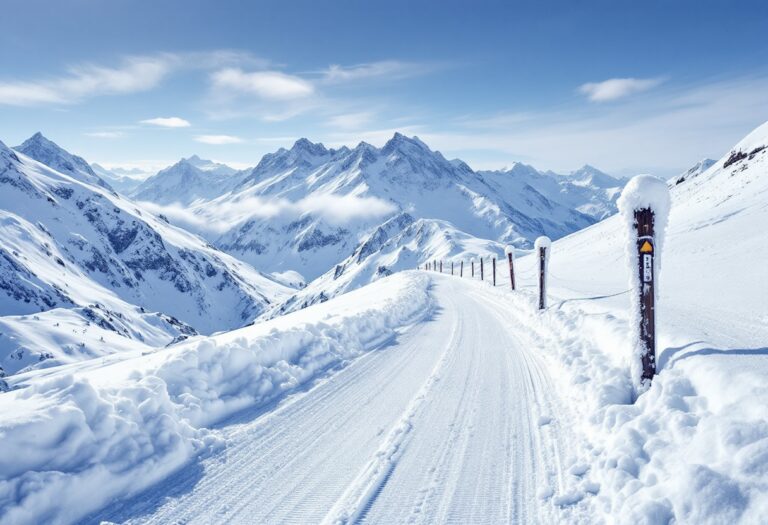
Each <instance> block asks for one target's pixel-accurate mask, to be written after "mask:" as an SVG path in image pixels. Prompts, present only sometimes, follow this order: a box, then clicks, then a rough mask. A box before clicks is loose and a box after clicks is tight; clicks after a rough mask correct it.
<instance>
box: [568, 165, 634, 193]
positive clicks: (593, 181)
mask: <svg viewBox="0 0 768 525" xmlns="http://www.w3.org/2000/svg"><path fill="white" fill-rule="evenodd" d="M568 178H569V179H570V181H571V182H572V183H573V184H576V185H579V186H592V187H595V188H615V187H617V186H621V182H620V181H618V180H617V179H615V178H614V177H612V176H610V175H608V174H607V173H605V172H602V171H600V170H599V169H597V168H595V167H593V166H590V165H589V164H584V166H582V167H581V168H579V169H577V170H576V171H574V172H571V174H570V175H568Z"/></svg>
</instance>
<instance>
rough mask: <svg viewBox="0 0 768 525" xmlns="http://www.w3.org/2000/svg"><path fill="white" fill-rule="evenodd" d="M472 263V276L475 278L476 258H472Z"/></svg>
mask: <svg viewBox="0 0 768 525" xmlns="http://www.w3.org/2000/svg"><path fill="white" fill-rule="evenodd" d="M470 263H471V264H472V278H473V279H474V278H475V260H474V259H472V260H471V261H470Z"/></svg>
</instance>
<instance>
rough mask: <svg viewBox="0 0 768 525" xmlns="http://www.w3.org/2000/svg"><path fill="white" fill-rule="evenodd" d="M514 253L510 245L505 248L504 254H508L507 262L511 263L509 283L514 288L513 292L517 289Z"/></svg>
mask: <svg viewBox="0 0 768 525" xmlns="http://www.w3.org/2000/svg"><path fill="white" fill-rule="evenodd" d="M513 252H514V251H513V250H512V247H511V246H510V245H507V246H505V247H504V253H506V254H507V260H508V261H509V283H510V285H511V286H512V290H513V291H514V289H515V266H514V253H513Z"/></svg>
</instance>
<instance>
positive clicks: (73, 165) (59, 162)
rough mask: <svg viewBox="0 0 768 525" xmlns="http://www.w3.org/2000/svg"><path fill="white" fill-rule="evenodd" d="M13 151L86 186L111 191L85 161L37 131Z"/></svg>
mask: <svg viewBox="0 0 768 525" xmlns="http://www.w3.org/2000/svg"><path fill="white" fill-rule="evenodd" d="M13 149H15V150H16V151H18V152H19V153H23V154H24V155H26V156H27V157H29V158H31V159H34V160H36V161H38V162H40V163H41V164H45V165H46V166H49V167H51V168H53V169H54V170H56V171H58V172H60V173H64V174H65V175H69V176H70V177H72V178H74V179H77V180H79V181H82V182H86V183H88V184H96V185H98V186H101V187H102V188H107V189H109V190H111V189H112V188H111V187H110V186H109V184H107V183H106V182H105V181H104V180H103V179H102V178H101V177H99V176H98V175H96V173H95V172H94V171H93V169H92V168H91V166H90V164H88V163H87V162H86V161H85V159H83V158H82V157H78V156H77V155H72V154H71V153H69V152H68V151H66V150H64V149H63V148H61V147H59V146H58V144H56V143H54V142H51V141H50V140H48V139H47V138H45V137H44V136H43V134H42V133H40V132H39V131H38V132H37V133H35V134H34V135H32V136H31V137H30V138H28V139H27V140H25V141H24V143H23V144H21V145H20V146H16V147H15V148H13Z"/></svg>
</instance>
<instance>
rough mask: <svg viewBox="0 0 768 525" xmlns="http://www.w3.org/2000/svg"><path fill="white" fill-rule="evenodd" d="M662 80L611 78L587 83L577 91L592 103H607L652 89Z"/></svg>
mask: <svg viewBox="0 0 768 525" xmlns="http://www.w3.org/2000/svg"><path fill="white" fill-rule="evenodd" d="M663 81H664V80H663V79H661V78H611V79H608V80H604V81H602V82H588V83H586V84H582V85H581V86H579V91H580V92H581V93H583V94H584V95H586V96H587V97H588V98H589V100H591V101H592V102H607V101H609V100H617V99H620V98H624V97H627V96H629V95H633V94H635V93H641V92H643V91H648V90H649V89H653V88H655V87H656V86H658V85H659V84H661V83H662V82H663Z"/></svg>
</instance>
